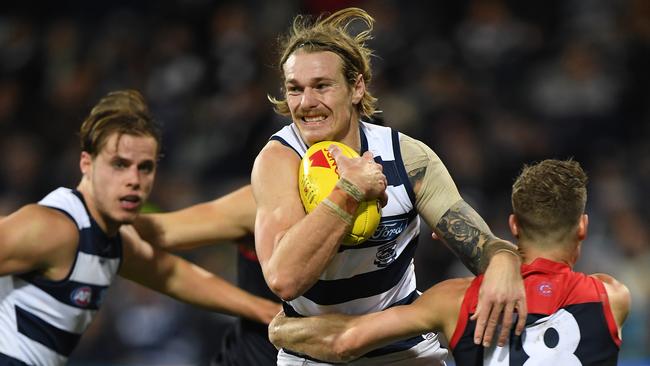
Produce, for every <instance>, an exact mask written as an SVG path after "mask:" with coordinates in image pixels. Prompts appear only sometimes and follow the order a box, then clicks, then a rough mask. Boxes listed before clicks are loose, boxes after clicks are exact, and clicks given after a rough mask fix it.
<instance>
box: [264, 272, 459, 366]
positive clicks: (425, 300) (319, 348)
mask: <svg viewBox="0 0 650 366" xmlns="http://www.w3.org/2000/svg"><path fill="white" fill-rule="evenodd" d="M470 283H471V279H467V278H465V279H453V280H447V281H443V282H440V283H438V284H437V285H435V286H434V287H432V288H430V289H429V290H427V291H426V292H425V293H424V294H423V295H422V296H420V297H419V298H418V299H417V300H416V301H415V302H414V303H413V304H410V305H404V306H395V307H392V308H389V309H386V310H383V311H380V312H376V313H370V314H366V315H362V316H351V315H345V314H325V315H319V316H312V317H305V318H289V317H286V316H285V315H284V313H280V314H278V316H276V317H275V319H273V321H272V322H271V324H270V325H269V339H270V340H271V342H272V343H273V344H274V345H275V346H276V347H278V348H285V349H289V350H292V351H294V352H299V353H302V354H306V355H309V356H311V357H314V358H317V359H319V360H323V361H327V362H349V361H352V360H355V359H357V358H359V357H361V356H362V355H364V354H366V353H368V352H370V351H372V350H373V349H377V348H379V347H382V346H385V345H388V344H391V343H394V342H396V341H398V340H401V339H405V338H409V337H414V336H417V335H421V334H424V333H427V332H430V331H443V332H444V333H445V335H446V336H447V337H448V338H450V337H451V335H452V334H453V332H454V330H455V328H456V323H457V321H458V313H459V310H460V306H461V303H462V300H463V296H464V294H465V291H466V290H467V287H468V286H469V284H470Z"/></svg>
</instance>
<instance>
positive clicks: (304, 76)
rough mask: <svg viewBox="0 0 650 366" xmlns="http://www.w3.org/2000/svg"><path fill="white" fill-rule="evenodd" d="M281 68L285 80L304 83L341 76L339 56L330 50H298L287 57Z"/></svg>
mask: <svg viewBox="0 0 650 366" xmlns="http://www.w3.org/2000/svg"><path fill="white" fill-rule="evenodd" d="M283 70H284V78H285V80H286V82H297V83H304V82H308V81H310V80H314V79H339V78H342V77H343V73H342V60H341V57H339V55H337V54H336V53H334V52H331V51H318V52H306V51H303V50H298V51H296V52H294V53H293V54H291V56H289V57H288V58H287V61H286V62H285V63H284V65H283Z"/></svg>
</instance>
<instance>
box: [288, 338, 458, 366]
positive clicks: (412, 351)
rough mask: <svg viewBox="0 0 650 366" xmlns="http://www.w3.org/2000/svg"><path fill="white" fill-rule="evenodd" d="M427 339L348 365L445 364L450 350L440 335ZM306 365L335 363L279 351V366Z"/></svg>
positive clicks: (411, 365)
mask: <svg viewBox="0 0 650 366" xmlns="http://www.w3.org/2000/svg"><path fill="white" fill-rule="evenodd" d="M423 336H424V337H425V340H424V341H422V342H420V343H418V344H417V345H415V346H413V347H412V348H409V349H407V350H404V351H400V352H395V353H389V354H387V355H383V356H378V357H362V358H360V359H357V360H354V361H352V362H350V363H348V365H354V366H366V365H390V366H419V365H422V366H424V365H427V366H429V365H441V366H445V365H446V363H445V359H446V358H447V355H448V353H449V351H448V350H447V349H446V348H442V347H441V346H440V342H439V341H438V335H437V334H436V333H428V334H425V335H423ZM306 365H334V364H331V363H325V362H317V361H312V360H308V359H305V358H301V357H297V356H294V355H291V354H288V353H286V352H284V350H280V352H278V366H306Z"/></svg>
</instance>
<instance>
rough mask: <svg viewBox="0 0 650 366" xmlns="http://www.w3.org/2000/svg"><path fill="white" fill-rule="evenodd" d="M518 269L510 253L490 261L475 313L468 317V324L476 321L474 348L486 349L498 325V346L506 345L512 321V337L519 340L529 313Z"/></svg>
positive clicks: (516, 261)
mask: <svg viewBox="0 0 650 366" xmlns="http://www.w3.org/2000/svg"><path fill="white" fill-rule="evenodd" d="M519 266H520V259H519V258H518V257H517V256H516V255H513V254H512V253H507V252H500V253H496V254H495V255H494V256H493V257H492V259H491V260H490V264H489V266H488V268H487V270H486V271H485V276H484V278H483V283H482V284H481V288H480V290H479V296H478V305H477V307H476V312H475V313H474V315H472V317H471V320H476V330H475V331H474V343H475V344H483V346H484V347H489V346H490V344H492V341H493V339H494V336H495V333H496V331H497V326H498V325H499V323H500V325H501V330H500V333H499V335H498V337H499V338H498V343H497V344H498V345H499V346H504V345H506V342H507V341H508V336H509V334H510V329H511V328H512V324H513V322H514V321H515V319H516V322H517V325H516V327H515V334H516V335H517V336H519V335H521V333H522V332H523V330H524V327H525V325H526V316H527V315H528V309H527V307H526V291H525V289H524V280H523V279H522V277H521V273H520V269H519ZM515 311H516V313H517V315H515V314H514V313H515Z"/></svg>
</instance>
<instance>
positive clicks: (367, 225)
mask: <svg viewBox="0 0 650 366" xmlns="http://www.w3.org/2000/svg"><path fill="white" fill-rule="evenodd" d="M332 144H334V145H337V146H339V147H340V148H341V151H342V152H343V154H344V155H345V156H347V157H351V158H352V157H358V156H359V154H357V152H356V151H354V150H353V149H352V148H350V147H349V146H347V145H345V144H342V143H340V142H335V141H321V142H318V143H315V144H313V145H312V146H311V147H310V148H309V149H308V150H307V152H306V153H305V156H304V157H303V158H302V161H301V162H300V171H299V172H298V185H299V188H300V199H301V200H302V205H303V206H304V207H305V211H306V212H307V213H310V212H312V211H313V210H314V209H315V208H316V206H318V204H319V203H320V202H321V201H322V200H324V199H325V198H326V197H327V196H329V194H330V193H331V192H332V190H333V189H334V186H335V185H336V183H337V182H338V181H339V173H338V167H337V165H336V161H335V160H334V157H332V155H331V154H330V153H329V151H328V150H327V148H328V147H329V146H330V145H332ZM380 219H381V213H380V206H379V205H378V204H377V201H376V200H372V201H366V202H361V203H360V204H359V208H358V209H357V212H356V213H355V217H354V224H353V225H352V229H351V230H350V232H349V233H348V234H347V235H346V236H345V238H344V239H343V245H358V244H361V243H363V242H364V241H366V240H368V239H369V238H370V237H371V236H372V234H373V233H374V232H375V230H376V229H377V226H378V225H379V220H380Z"/></svg>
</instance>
